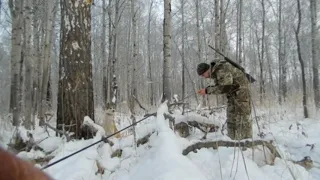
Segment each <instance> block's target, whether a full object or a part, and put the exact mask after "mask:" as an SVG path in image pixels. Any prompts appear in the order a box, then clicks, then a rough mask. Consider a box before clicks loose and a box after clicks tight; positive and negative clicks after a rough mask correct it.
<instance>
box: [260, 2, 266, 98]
mask: <svg viewBox="0 0 320 180" xmlns="http://www.w3.org/2000/svg"><path fill="white" fill-rule="evenodd" d="M261 6H262V37H261V54H260V55H261V57H260V102H261V103H262V101H263V98H264V96H265V87H264V74H263V72H264V68H263V67H264V63H263V62H264V45H265V42H264V39H265V16H266V10H265V4H264V0H262V1H261Z"/></svg>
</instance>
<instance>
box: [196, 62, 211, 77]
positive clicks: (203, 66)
mask: <svg viewBox="0 0 320 180" xmlns="http://www.w3.org/2000/svg"><path fill="white" fill-rule="evenodd" d="M209 68H210V65H209V64H207V63H200V64H198V67H197V73H198V75H199V76H200V75H201V74H203V73H204V72H206V71H207V70H208V69H209Z"/></svg>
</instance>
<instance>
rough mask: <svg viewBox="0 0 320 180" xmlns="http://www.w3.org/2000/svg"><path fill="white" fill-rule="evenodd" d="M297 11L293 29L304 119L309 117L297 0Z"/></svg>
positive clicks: (299, 11) (299, 9)
mask: <svg viewBox="0 0 320 180" xmlns="http://www.w3.org/2000/svg"><path fill="white" fill-rule="evenodd" d="M297 11H298V24H297V28H296V29H295V37H296V42H297V53H298V60H299V62H300V66H301V77H302V90H303V92H302V93H303V94H302V105H303V114H304V117H305V118H308V117H309V114H308V107H307V87H306V75H305V70H304V62H303V59H302V55H301V48H300V40H299V33H300V25H301V7H300V0H297Z"/></svg>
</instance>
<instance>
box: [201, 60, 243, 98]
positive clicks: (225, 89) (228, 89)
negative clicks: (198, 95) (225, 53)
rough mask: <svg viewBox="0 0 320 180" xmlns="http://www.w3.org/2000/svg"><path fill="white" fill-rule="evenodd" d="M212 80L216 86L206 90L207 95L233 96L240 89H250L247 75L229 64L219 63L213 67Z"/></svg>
mask: <svg viewBox="0 0 320 180" xmlns="http://www.w3.org/2000/svg"><path fill="white" fill-rule="evenodd" d="M211 78H212V79H214V80H215V82H216V85H215V86H208V87H207V88H206V93H207V94H224V93H226V94H227V95H231V93H232V92H235V91H237V90H238V89H240V88H241V89H243V88H246V89H247V88H248V86H249V81H248V79H247V78H246V76H245V74H244V73H243V72H242V71H241V70H239V69H238V68H236V67H234V66H232V65H231V64H230V63H228V62H219V63H217V64H216V65H215V66H213V67H211Z"/></svg>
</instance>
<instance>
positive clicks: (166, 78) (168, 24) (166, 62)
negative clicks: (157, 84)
mask: <svg viewBox="0 0 320 180" xmlns="http://www.w3.org/2000/svg"><path fill="white" fill-rule="evenodd" d="M163 21H164V22H163V45H164V47H163V58H164V59H163V96H162V100H161V102H164V101H165V100H168V101H169V102H170V101H171V86H170V79H171V74H172V71H171V69H172V68H171V64H172V63H171V61H172V59H171V51H172V50H171V41H172V40H171V33H172V32H171V31H172V16H171V0H164V20H163Z"/></svg>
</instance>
